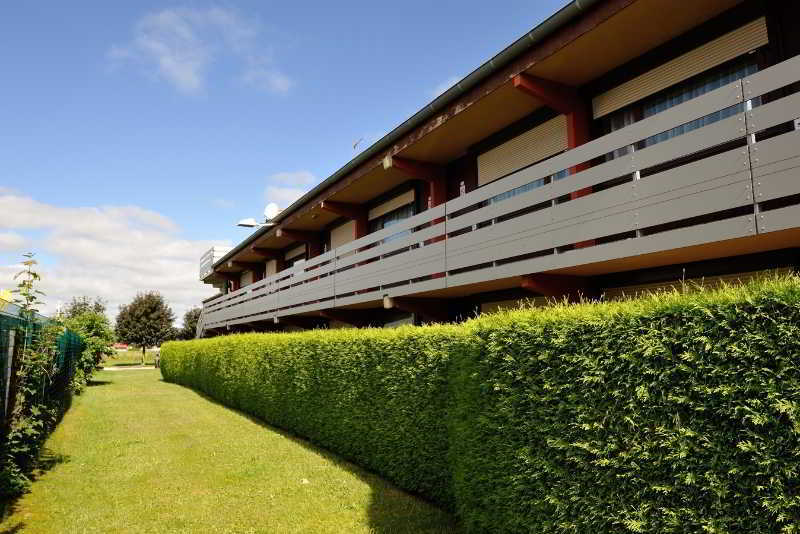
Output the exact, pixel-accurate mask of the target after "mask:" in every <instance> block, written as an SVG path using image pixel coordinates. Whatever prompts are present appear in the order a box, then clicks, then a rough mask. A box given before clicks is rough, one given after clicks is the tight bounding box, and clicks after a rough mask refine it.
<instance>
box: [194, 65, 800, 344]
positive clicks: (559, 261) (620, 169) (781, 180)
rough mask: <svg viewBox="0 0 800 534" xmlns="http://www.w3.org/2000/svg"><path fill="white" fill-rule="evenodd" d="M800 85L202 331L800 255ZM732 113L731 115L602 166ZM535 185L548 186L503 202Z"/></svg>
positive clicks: (390, 233) (702, 100) (565, 162)
mask: <svg viewBox="0 0 800 534" xmlns="http://www.w3.org/2000/svg"><path fill="white" fill-rule="evenodd" d="M798 80H800V56H797V57H795V58H792V59H790V60H788V61H785V62H783V63H781V64H778V65H776V66H773V67H771V68H769V69H766V70H764V71H762V72H759V73H757V74H754V75H752V76H749V77H747V78H744V79H743V80H740V81H737V82H734V83H731V84H729V85H726V86H724V87H721V88H719V89H716V90H714V91H712V92H709V93H706V94H704V95H702V96H699V97H697V98H695V99H693V100H690V101H688V102H685V103H683V104H680V105H678V106H675V107H673V108H671V109H668V110H666V111H664V112H662V113H659V114H657V115H654V116H652V117H649V118H647V119H645V120H642V121H640V122H637V123H635V124H632V125H630V126H628V127H626V128H623V129H620V130H617V131H615V132H613V133H611V134H608V135H606V136H604V137H601V138H599V139H595V140H593V141H591V142H589V143H587V144H585V145H582V146H580V147H578V148H575V149H572V150H569V151H567V152H565V153H563V154H560V155H558V156H556V157H554V158H551V159H549V160H546V161H544V162H542V163H539V164H536V165H533V166H531V167H528V168H525V169H522V170H519V171H517V172H515V173H512V174H510V175H508V176H506V177H505V178H502V179H500V180H497V181H495V182H492V183H490V184H488V185H486V186H484V187H481V188H480V189H478V190H476V191H473V192H471V193H469V194H466V195H463V196H461V197H459V198H456V199H454V200H451V201H449V202H447V203H446V204H442V205H440V206H437V207H435V208H432V209H429V210H427V211H425V212H423V213H420V214H418V215H416V216H414V217H411V218H409V219H406V220H404V221H402V222H400V223H397V224H395V225H393V226H392V227H391V228H386V229H384V230H381V231H378V232H375V233H372V234H370V235H368V236H365V237H363V238H360V239H358V240H356V241H353V242H350V243H347V244H346V245H344V246H342V247H339V248H337V249H334V250H332V251H329V252H327V253H325V254H323V255H321V256H317V257H315V258H312V259H310V260H309V261H307V262H305V263H303V264H302V265H298V266H295V267H293V268H291V269H288V270H285V271H281V272H280V273H278V274H276V275H273V276H270V277H268V278H266V279H264V280H261V281H259V282H257V283H255V284H252V285H249V286H247V287H244V288H242V289H240V290H238V291H235V292H233V293H229V294H227V295H224V296H221V297H219V298H216V299H214V300H213V301H210V302H207V303H206V304H205V306H204V312H203V323H202V324H203V327H204V328H221V327H222V328H224V327H225V326H226V325H236V324H243V323H251V322H255V321H264V320H270V319H275V318H280V317H282V316H288V315H297V314H307V313H310V312H316V311H319V310H324V309H329V308H339V307H354V306H362V307H368V306H372V305H380V304H379V302H380V301H381V299H382V298H383V297H385V296H388V297H395V296H402V295H411V294H413V295H442V296H448V295H458V294H460V293H459V292H462V293H463V294H468V293H466V292H467V291H468V290H469V289H470V288H480V287H482V286H481V284H484V285H485V284H487V283H492V282H498V281H499V282H502V281H503V280H513V279H514V278H515V277H518V276H520V275H524V274H529V273H538V272H545V271H547V272H553V271H556V272H565V273H573V274H581V273H582V274H586V273H589V274H591V273H599V272H614V271H622V270H627V269H630V268H636V267H637V266H642V265H645V264H646V263H647V262H648V261H650V262H651V263H652V262H656V263H652V264H657V262H661V264H669V263H675V262H678V261H692V259H697V258H705V257H725V256H733V255H736V254H739V253H745V252H754V251H760V250H769V249H771V248H772V249H775V248H782V247H788V246H795V245H797V244H798V243H800V240H798V235H797V232H791V231H790V230H791V229H794V228H796V227H800V130H798V121H797V120H796V119H797V118H798V117H800V93H797V92H796V93H791V89H787V87H791V86H792V84H794V87H795V90H796V88H797V83H796V82H797V81H798ZM785 95H788V96H785ZM762 102H764V103H763V104H762ZM723 110H725V111H726V113H725V115H730V116H727V118H724V119H721V120H716V121H714V122H711V121H707V125H706V126H703V127H699V128H697V129H694V130H692V131H690V132H688V133H684V134H683V135H677V136H675V137H672V138H670V139H668V140H666V141H663V142H660V143H658V144H654V145H652V146H648V147H647V148H643V149H640V150H635V151H634V150H632V149H629V150H628V153H627V154H625V155H623V156H621V157H616V158H614V159H610V160H608V161H603V160H604V159H605V158H604V157H605V155H607V154H609V153H612V152H613V151H615V150H619V149H621V148H625V147H633V146H636V145H637V143H639V142H640V141H642V140H644V139H647V138H649V137H651V136H654V135H656V134H660V133H662V132H667V131H670V130H672V129H673V128H676V127H679V126H681V125H685V124H687V123H690V122H692V121H695V120H697V119H700V118H702V117H708V116H711V115H712V114H715V113H717V112H719V111H723ZM598 161H603V162H602V163H600V164H595V165H593V166H590V167H588V168H586V169H585V170H582V171H580V172H577V173H574V174H570V175H568V176H566V177H565V178H563V179H560V180H552V179H551V178H549V177H551V176H553V175H558V174H559V173H562V174H563V171H565V170H566V169H570V168H573V167H576V166H579V165H582V164H587V163H589V162H594V163H596V162H598ZM537 180H541V182H539V183H540V184H542V185H541V186H540V187H535V188H530V189H529V188H526V189H527V190H524V189H523V190H522V191H521V192H520V193H519V194H517V195H515V196H510V197H508V195H503V194H504V193H507V192H509V191H513V190H515V189H517V188H520V187H523V186H526V185H527V184H531V183H533V182H537ZM587 188H591V191H592V192H591V193H590V194H587V195H585V196H580V197H578V198H573V197H571V196H570V194H571V193H574V192H576V191H582V190H587ZM500 195H503V196H504V197H508V198H503V197H501V196H500ZM501 199H502V200H501ZM712 244H713V245H712ZM687 258H689V259H688V260H687ZM501 285H502V284H501Z"/></svg>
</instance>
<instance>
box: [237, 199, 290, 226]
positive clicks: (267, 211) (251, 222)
mask: <svg viewBox="0 0 800 534" xmlns="http://www.w3.org/2000/svg"><path fill="white" fill-rule="evenodd" d="M280 212H281V209H280V208H279V207H278V205H277V204H275V203H274V202H270V203H269V204H267V207H266V208H264V222H263V223H260V222H258V221H256V220H255V219H254V218H252V217H248V218H247V219H242V220H241V221H239V222H238V223H236V226H241V227H242V228H263V227H265V226H275V225H276V224H278V223H274V222H270V221H271V220H272V219H274V218H275V217H276V216H277V215H278V214H279V213H280Z"/></svg>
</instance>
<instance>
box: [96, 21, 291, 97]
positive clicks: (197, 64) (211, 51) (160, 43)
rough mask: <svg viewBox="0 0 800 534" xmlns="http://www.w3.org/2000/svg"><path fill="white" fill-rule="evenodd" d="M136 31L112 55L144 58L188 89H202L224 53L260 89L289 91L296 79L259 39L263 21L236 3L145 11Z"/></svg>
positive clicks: (150, 69)
mask: <svg viewBox="0 0 800 534" xmlns="http://www.w3.org/2000/svg"><path fill="white" fill-rule="evenodd" d="M133 34H134V35H133V39H132V40H131V42H130V43H128V44H126V45H124V46H119V45H115V46H112V47H111V49H110V50H109V52H108V57H109V59H110V60H111V61H112V62H114V63H125V62H130V61H133V62H137V63H140V64H141V65H143V66H144V67H145V69H146V70H147V71H148V72H151V73H154V74H155V75H156V76H158V77H161V78H163V79H164V80H166V81H167V82H169V83H171V84H172V85H173V86H175V88H177V89H178V90H179V91H181V92H184V93H198V92H201V91H202V90H203V89H204V88H205V86H206V79H207V77H208V72H209V70H210V69H211V67H212V66H213V65H214V64H216V63H219V62H220V61H221V60H222V59H232V60H233V61H234V62H236V63H238V64H239V68H240V69H241V71H242V74H241V76H240V79H241V81H242V82H243V83H245V84H248V85H252V86H253V87H256V88H258V89H263V90H267V91H271V92H275V93H286V92H288V91H289V89H290V88H291V87H292V84H293V82H292V80H291V79H290V78H289V77H288V76H287V75H286V74H284V73H282V72H281V71H280V70H279V69H278V68H277V67H275V65H274V64H273V61H272V58H271V56H270V54H269V53H267V52H266V51H265V50H264V47H263V46H261V45H260V43H259V37H260V30H259V28H258V26H257V25H256V24H254V23H253V22H251V21H250V20H246V19H245V18H244V17H243V16H242V15H241V14H240V13H239V12H238V11H235V10H233V9H226V8H220V7H213V8H206V9H200V8H188V7H182V8H168V9H163V10H161V11H156V12H152V13H148V14H146V15H145V16H144V17H142V18H141V19H140V20H139V21H138V22H137V23H136V24H135V26H134V32H133Z"/></svg>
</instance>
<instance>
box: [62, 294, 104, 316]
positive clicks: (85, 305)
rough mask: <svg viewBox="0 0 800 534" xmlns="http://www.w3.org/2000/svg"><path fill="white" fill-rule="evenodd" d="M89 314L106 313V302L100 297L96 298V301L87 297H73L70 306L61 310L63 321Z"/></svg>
mask: <svg viewBox="0 0 800 534" xmlns="http://www.w3.org/2000/svg"><path fill="white" fill-rule="evenodd" d="M88 312H92V313H105V312H106V302H105V301H104V300H103V299H101V298H100V297H95V299H94V300H92V299H90V298H89V297H87V296H85V295H84V296H82V297H72V300H71V301H70V302H69V304H67V305H66V306H64V309H63V310H61V314H60V315H61V318H62V319H72V318H75V317H78V316H79V315H83V314H84V313H88Z"/></svg>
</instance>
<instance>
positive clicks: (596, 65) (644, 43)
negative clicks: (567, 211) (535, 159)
mask: <svg viewBox="0 0 800 534" xmlns="http://www.w3.org/2000/svg"><path fill="white" fill-rule="evenodd" d="M741 1H742V0H693V1H692V2H680V3H675V2H674V0H582V1H578V0H576V1H573V2H570V3H569V4H567V5H566V6H565V7H563V8H562V9H561V10H559V11H558V12H557V13H555V14H554V15H553V16H551V17H550V18H548V19H547V20H545V21H544V22H543V23H541V24H540V25H539V26H537V27H536V28H534V29H533V30H531V31H530V32H528V33H527V34H525V35H524V36H523V37H521V38H520V39H518V40H517V41H515V42H514V43H513V44H512V45H510V46H509V47H507V48H506V49H505V50H503V51H502V52H500V53H499V54H497V55H496V56H495V57H493V58H492V59H491V60H489V61H488V62H486V63H484V64H483V65H481V66H480V67H479V68H477V69H476V70H475V71H473V72H472V73H470V74H469V75H468V76H467V77H465V78H464V79H463V80H461V81H459V82H458V83H456V84H455V85H454V86H453V87H451V88H450V89H449V90H447V91H446V92H445V93H443V94H442V95H441V96H439V97H437V98H436V99H434V100H433V101H432V102H431V103H430V104H428V105H427V106H425V107H424V108H423V109H421V110H420V111H418V112H417V113H416V114H414V115H413V116H412V117H411V118H409V119H408V120H406V121H405V122H404V123H402V124H401V125H400V126H398V127H397V128H395V129H394V130H392V131H391V132H390V133H389V134H387V135H386V136H385V137H383V138H382V139H380V140H379V141H377V142H376V143H374V144H373V145H372V146H370V147H369V148H367V149H366V150H365V151H364V152H362V153H361V154H359V155H358V156H356V157H355V158H354V159H353V160H351V161H350V162H348V163H347V164H346V165H345V166H343V167H342V168H341V169H339V170H338V171H336V172H335V173H334V174H333V175H331V176H330V177H328V178H327V179H326V180H324V181H323V182H321V183H320V184H319V185H317V186H316V187H314V188H313V189H312V190H310V191H309V192H308V193H306V194H305V195H303V196H302V197H301V198H300V199H298V200H297V201H296V202H294V203H293V204H292V205H291V206H289V207H288V208H287V209H285V210H283V211H282V212H281V213H280V214H279V215H278V216H277V217H276V218H275V219H273V220H274V222H277V223H278V226H282V227H284V228H290V229H297V230H321V229H322V228H324V227H325V226H327V225H329V224H330V223H331V222H333V221H334V220H336V216H335V215H333V214H331V213H329V212H326V211H325V210H322V209H320V207H319V202H320V201H321V200H334V201H339V202H353V203H359V202H366V201H368V200H370V199H372V198H374V197H376V196H377V195H380V194H381V193H383V192H386V191H389V190H391V189H393V188H394V187H396V186H397V185H399V184H401V183H403V182H405V181H407V180H408V179H409V177H407V176H405V175H403V174H402V173H400V172H398V171H396V170H394V169H392V168H390V169H384V168H383V166H382V165H381V161H382V159H383V157H384V156H386V155H387V154H389V155H399V156H402V157H405V158H410V159H416V160H420V161H425V162H430V163H446V162H449V161H452V160H453V159H455V158H458V157H459V156H461V155H463V154H465V153H466V152H467V151H468V150H469V149H470V147H472V146H473V145H475V144H476V143H478V142H479V141H481V140H483V139H485V138H486V137H488V136H489V135H491V134H492V133H495V132H497V131H498V130H501V129H503V128H504V127H506V126H508V125H509V124H512V123H514V122H515V121H517V120H520V119H522V118H524V117H526V116H528V115H530V114H531V113H532V112H534V111H536V110H537V109H539V108H540V107H542V103H541V102H540V101H538V100H537V99H535V98H533V97H531V96H529V95H527V94H525V93H523V92H521V91H519V90H517V89H515V88H514V87H513V84H512V82H511V80H512V78H513V76H515V75H516V74H519V73H521V72H526V73H528V74H531V75H534V76H538V77H541V78H545V79H548V80H552V81H554V82H558V83H561V84H564V85H569V86H575V87H577V86H581V85H584V84H586V83H588V82H591V81H593V80H595V79H596V78H598V77H599V76H601V75H603V74H604V73H606V72H609V71H611V70H613V69H615V68H617V67H619V66H621V65H624V64H626V63H627V62H629V61H631V60H633V59H635V58H637V57H638V56H640V55H642V54H644V53H646V52H648V51H650V50H652V49H654V48H656V47H658V46H659V45H662V44H664V43H666V42H668V41H669V40H671V39H673V38H675V37H676V36H679V35H681V34H683V33H685V32H686V31H688V30H690V29H692V28H694V27H696V26H698V25H699V24H702V23H703V22H705V21H707V20H710V19H711V18H713V17H715V16H717V15H719V14H721V13H723V12H724V11H726V10H728V9H730V8H731V7H733V6H735V5H737V4H739V3H741ZM654 14H657V16H656V17H654ZM291 244H292V241H291V240H288V239H287V238H286V237H278V236H277V235H276V232H275V227H265V228H261V229H259V230H257V231H256V232H254V233H253V234H251V235H250V236H249V237H248V238H246V239H245V240H244V241H243V242H242V243H240V244H239V245H237V246H236V247H235V248H233V249H232V250H231V251H230V252H229V253H228V254H226V255H225V256H224V257H223V258H222V259H220V260H219V261H218V262H217V263H215V264H214V268H215V270H219V271H226V270H230V271H234V272H235V271H236V268H235V267H230V266H228V261H229V260H236V261H241V262H249V261H261V260H260V258H259V256H258V255H256V254H254V253H252V251H251V250H250V247H251V246H257V247H264V248H277V249H279V248H285V247H287V246H289V245H291ZM238 270H239V271H241V269H238Z"/></svg>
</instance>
